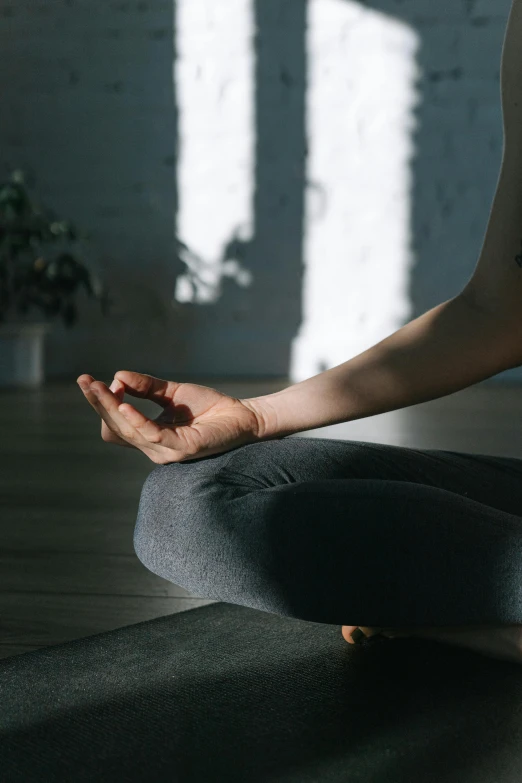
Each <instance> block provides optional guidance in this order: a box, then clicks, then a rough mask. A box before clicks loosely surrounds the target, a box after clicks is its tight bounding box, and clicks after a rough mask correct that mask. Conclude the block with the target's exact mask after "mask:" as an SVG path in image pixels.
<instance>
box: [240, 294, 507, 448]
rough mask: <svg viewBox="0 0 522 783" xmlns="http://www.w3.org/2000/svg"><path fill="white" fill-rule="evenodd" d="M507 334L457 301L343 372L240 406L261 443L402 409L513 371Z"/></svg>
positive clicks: (423, 318)
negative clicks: (251, 412) (253, 416)
mask: <svg viewBox="0 0 522 783" xmlns="http://www.w3.org/2000/svg"><path fill="white" fill-rule="evenodd" d="M507 330H508V326H507V325H506V324H503V323H501V322H500V320H498V319H494V318H493V317H492V316H490V315H486V314H484V313H482V312H480V311H479V310H477V309H476V308H475V307H473V306H472V305H471V304H470V303H469V302H468V300H467V299H465V298H464V297H462V296H457V297H454V298H453V299H449V300H448V301H446V302H443V303H442V304H440V305H438V306H437V307H434V308H433V309H432V310H429V311H428V312H427V313H424V314H423V315H422V316H420V317H419V318H416V319H415V320H414V321H411V322H410V323H408V324H406V326H404V327H402V328H401V329H399V330H398V331H397V332H394V333H393V334H392V335H390V336H389V337H387V338H386V339H384V340H382V341H381V342H380V343H377V344H376V345H374V346H372V347H371V348H369V349H368V350H367V351H364V353H361V354H359V355H358V356H356V357H354V358H353V359H350V360H349V361H347V362H345V363H344V364H341V365H338V366H337V367H333V368H332V369H331V370H326V371H325V372H322V373H320V374H319V375H315V376H314V377H312V378H309V379H307V380H306V381H302V382H301V383H298V384H294V385H293V386H289V387H288V388H286V389H284V390H283V391H280V392H276V393H275V394H268V395H265V396H262V397H256V398H252V399H250V400H246V401H245V402H247V403H250V404H252V405H253V406H254V407H255V408H256V410H257V411H259V412H260V419H261V422H262V427H261V431H260V433H259V435H260V437H261V439H263V438H267V439H268V438H273V437H283V436H285V435H291V434H294V433H297V432H302V431H306V430H311V429H317V428H320V427H327V426H329V425H332V424H339V423H341V422H346V421H354V420H356V419H362V418H365V417H368V416H375V415H377V414H380V413H386V412H388V411H393V410H398V409H399V408H406V407H409V406H411V405H416V404H418V403H422V402H427V401H428V400H434V399H437V398H438V397H444V396H446V395H448V394H452V393H453V392H456V391H459V390H461V389H464V388H466V387H468V386H471V385H473V384H474V383H478V382H479V381H482V380H485V379H486V378H489V377H492V376H493V375H496V374H497V373H499V372H502V371H503V370H506V369H509V368H511V367H516V366H518V365H519V364H521V363H522V346H521V351H520V352H519V351H517V349H516V348H515V344H514V341H513V339H510V337H509V335H508V334H507ZM519 354H520V355H519Z"/></svg>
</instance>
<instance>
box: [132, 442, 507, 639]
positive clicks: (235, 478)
mask: <svg viewBox="0 0 522 783" xmlns="http://www.w3.org/2000/svg"><path fill="white" fill-rule="evenodd" d="M134 546H135V551H136V554H137V556H138V558H139V559H140V561H141V562H142V563H143V564H144V565H145V566H146V567H147V568H148V569H149V570H150V571H152V572H153V573H155V574H158V575H159V576H161V577H163V578H164V579H167V580H169V581H170V582H173V583H174V584H176V585H179V586H181V587H184V588H185V589H186V590H188V591H189V593H190V594H191V595H193V596H197V597H199V598H208V599H214V600H218V601H225V602H228V603H231V604H240V605H243V606H248V607H253V608H255V609H260V610H262V611H265V612H271V613H274V614H278V615H285V616H287V617H293V618H299V619H301V620H308V621H311V622H316V623H331V624H336V625H367V626H388V627H393V626H399V625H403V626H420V625H468V624H470V625H471V624H488V623H492V624H493V623H497V624H500V623H522V459H517V458H512V457H493V456H487V455H482V454H467V453H461V452H455V451H440V450H434V449H414V448H406V447H401V446H388V445H383V444H378V443H366V442H359V441H343V440H332V439H327V438H311V437H302V436H299V437H295V436H290V437H285V438H280V439H278V440H271V441H264V442H261V443H254V444H250V445H247V446H242V447H240V448H237V449H234V450H233V451H228V452H224V453H222V454H217V455H214V456H211V457H206V458H203V459H199V460H191V461H189V462H180V463H170V464H168V465H161V466H157V467H155V469H154V470H153V471H152V473H151V474H150V475H149V476H148V478H147V480H146V481H145V484H144V486H143V490H142V494H141V499H140V505H139V510H138V518H137V522H136V528H135V531H134Z"/></svg>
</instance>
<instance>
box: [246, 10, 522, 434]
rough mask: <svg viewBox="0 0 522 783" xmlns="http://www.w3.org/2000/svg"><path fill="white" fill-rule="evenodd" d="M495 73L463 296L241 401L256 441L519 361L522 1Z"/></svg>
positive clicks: (464, 381) (417, 396)
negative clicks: (490, 139)
mask: <svg viewBox="0 0 522 783" xmlns="http://www.w3.org/2000/svg"><path fill="white" fill-rule="evenodd" d="M501 76H502V78H501V82H502V89H501V92H502V109H503V120H504V142H505V143H504V154H503V159H502V167H501V171H500V176H499V180H498V184H497V190H496V193H495V197H494V201H493V206H492V209H491V214H490V218H489V222H488V226H487V231H486V236H485V240H484V244H483V248H482V251H481V253H480V257H479V260H478V263H477V266H476V268H475V271H474V273H473V276H472V277H471V279H470V280H469V282H468V283H467V284H466V286H465V288H464V289H463V291H462V292H461V293H460V294H459V295H458V296H455V297H454V298H453V299H450V300H449V301H447V302H443V303H442V304H440V305H438V306H437V307H434V308H433V309H432V310H429V311H428V312H427V313H425V314H424V315H422V316H421V317H420V318H417V319H415V320H414V321H411V322H410V323H408V324H407V325H406V326H404V327H403V328H402V329H399V330H398V331H397V332H395V333H394V334H392V335H391V336H390V337H388V338H386V339H385V340H383V341H382V342H380V343H378V344H377V345H375V346H373V347H372V348H369V349H368V350H367V351H365V352H364V353H362V354H360V355H359V356H356V357H355V358H354V359H351V360H349V361H347V362H345V363H344V364H341V365H339V366H338V367H334V368H332V369H331V370H327V371H326V372H323V373H321V374H320V375H316V376H314V377H313V378H310V379H308V380H306V381H303V382H302V383H298V384H296V385H294V386H290V387H289V388H287V389H284V390H283V391H281V392H277V393H276V394H269V395H265V396H263V397H257V398H253V399H251V400H244V402H245V403H247V404H251V405H252V406H253V407H254V408H255V410H256V411H257V412H258V415H259V417H260V421H261V430H260V437H267V438H270V437H274V436H277V435H281V436H283V435H289V434H293V433H296V432H301V431H304V430H310V429H316V428H320V427H326V426H328V425H331V424H339V423H341V422H345V421H354V420H355V419H362V418H365V417H367V416H375V415H376V414H380V413H385V412H387V411H392V410H397V409H399V408H406V407H409V406H411V405H416V404H418V403H421V402H427V401H428V400H433V399H436V398H438V397H444V396H446V395H448V394H452V393H453V392H456V391H459V390H461V389H464V388H466V387H468V386H471V385H473V384H474V383H478V382H479V381H482V380H485V379H486V378H490V377H492V376H493V375H496V374H497V373H499V372H502V371H503V370H507V369H510V368H512V367H517V366H519V365H521V364H522V0H513V5H512V9H511V13H510V17H509V20H508V24H507V27H506V35H505V41H504V47H503V51H502V67H501ZM477 163H478V161H477Z"/></svg>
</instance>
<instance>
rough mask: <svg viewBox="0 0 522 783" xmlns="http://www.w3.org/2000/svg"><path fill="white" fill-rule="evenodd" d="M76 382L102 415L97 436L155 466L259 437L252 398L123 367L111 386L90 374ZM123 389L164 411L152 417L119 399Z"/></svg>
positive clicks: (259, 419) (259, 426) (260, 423)
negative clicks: (141, 455)
mask: <svg viewBox="0 0 522 783" xmlns="http://www.w3.org/2000/svg"><path fill="white" fill-rule="evenodd" d="M77 383H78V385H79V386H80V388H81V389H82V391H83V393H84V394H85V397H86V398H87V400H88V402H89V403H90V404H91V405H92V407H93V408H94V410H95V411H96V412H97V413H98V414H99V415H100V416H101V418H102V427H101V436H102V439H103V440H104V441H105V442H106V443H113V444H116V445H118V446H127V447H130V448H136V449H140V451H142V452H143V453H144V454H145V455H146V456H147V457H149V459H151V460H152V462H155V463H157V464H158V465H166V464H167V463H169V462H183V461H185V460H188V459H195V458H199V457H208V456H210V455H212V454H220V453H221V452H224V451H230V450H231V449H234V448H237V447H238V446H242V445H244V444H246V443H254V442H256V441H257V440H259V439H260V438H261V434H262V430H263V418H262V413H261V410H258V409H257V408H256V406H255V405H254V404H253V402H252V401H250V400H239V399H237V398H236V397H229V396H228V395H226V394H222V393H221V392H219V391H217V390H216V389H211V388H209V387H207V386H199V385H198V384H194V383H176V382H175V381H164V380H161V379H160V378H154V377H153V376H152V375H144V374H142V373H137V372H130V371H127V370H121V371H119V372H117V373H116V374H115V376H114V381H113V382H112V383H111V385H110V387H107V386H106V385H105V384H104V383H102V381H96V380H95V379H94V378H93V377H92V376H91V375H80V377H79V378H78V379H77ZM125 393H127V394H130V395H131V396H133V397H141V398H142V399H148V400H152V401H153V402H156V403H157V404H158V405H160V406H161V407H162V408H163V410H162V412H161V413H160V414H159V416H158V417H157V418H156V419H154V420H151V419H149V418H147V417H146V416H144V415H143V414H142V413H140V412H139V411H138V410H136V408H134V406H133V405H130V404H129V403H126V402H125V403H124V402H123V396H124V394H125Z"/></svg>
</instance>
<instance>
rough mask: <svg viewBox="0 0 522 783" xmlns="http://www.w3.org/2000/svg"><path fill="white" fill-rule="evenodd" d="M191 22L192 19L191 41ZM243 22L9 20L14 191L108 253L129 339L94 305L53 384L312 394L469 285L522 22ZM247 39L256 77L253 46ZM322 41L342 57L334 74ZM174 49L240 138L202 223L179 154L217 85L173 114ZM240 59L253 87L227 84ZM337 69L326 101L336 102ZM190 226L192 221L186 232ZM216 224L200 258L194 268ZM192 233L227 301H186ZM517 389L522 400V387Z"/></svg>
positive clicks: (130, 1) (59, 338)
mask: <svg viewBox="0 0 522 783" xmlns="http://www.w3.org/2000/svg"><path fill="white" fill-rule="evenodd" d="M181 2H183V3H190V25H187V24H186V25H184V27H183V36H184V38H183V40H182V41H181V40H180V39H179V38H177V33H176V29H175V20H176V19H179V18H180V17H179V13H180V12H181V10H183V9H182V7H181V5H180V3H181ZM240 2H241V0H220V2H219V3H215V2H214V1H213V0H178V6H177V7H176V5H175V2H174V0H103V1H102V0H45V2H44V0H40V2H38V0H16V2H15V0H4V2H3V3H2V4H1V6H0V95H1V96H2V100H1V104H0V106H1V109H0V111H1V121H0V172H1V175H2V178H5V177H6V176H7V174H8V173H9V171H10V170H11V169H12V168H15V167H22V168H24V169H25V170H26V171H27V172H28V173H29V174H30V175H32V176H33V177H34V180H35V190H36V192H37V193H38V195H39V196H41V198H42V200H43V201H45V202H46V203H48V204H49V205H51V206H52V207H54V208H55V209H56V210H57V211H58V212H60V213H61V214H62V215H63V216H65V217H70V218H72V219H74V220H76V221H77V222H78V224H79V225H81V226H83V227H84V228H85V229H86V230H89V231H90V232H91V233H92V234H93V245H92V248H91V250H90V254H91V257H92V259H93V262H94V263H95V264H96V266H97V268H99V270H100V272H101V273H102V274H103V275H104V276H105V277H106V279H107V280H108V282H109V284H110V285H111V287H112V290H113V296H114V298H115V299H116V305H115V310H114V314H113V315H112V316H111V318H110V319H107V320H103V319H102V318H101V316H99V314H98V311H97V309H96V308H95V307H94V306H92V305H91V304H90V303H89V302H88V301H87V300H85V301H83V302H82V319H81V322H80V324H79V325H78V326H77V327H76V328H75V329H74V331H72V332H68V331H66V330H65V329H64V328H63V327H61V326H57V327H56V329H55V332H54V334H53V335H52V337H51V338H50V340H49V344H48V351H47V365H48V374H49V375H51V376H57V375H61V374H70V375H71V376H73V377H74V376H75V375H76V374H78V373H79V372H91V373H93V374H95V375H96V374H99V375H101V377H111V376H112V374H113V373H114V371H115V370H117V369H121V368H130V369H141V370H144V371H149V372H154V373H156V374H169V375H170V376H171V377H173V378H178V379H180V380H183V379H189V378H196V377H197V376H198V375H209V374H217V375H226V374H232V375H241V374H252V375H285V374H286V373H287V372H291V374H292V376H293V378H294V380H299V379H301V378H302V377H306V376H308V375H311V374H315V372H318V371H320V370H321V369H322V368H323V367H326V366H333V364H337V363H340V362H341V361H345V360H346V359H349V358H350V356H352V355H354V354H355V353H357V352H358V351H360V350H363V349H364V348H365V347H367V345H368V344H371V342H372V341H375V340H376V339H379V338H381V337H383V336H385V335H386V333H389V332H390V331H393V330H394V329H395V328H398V327H399V326H400V325H401V324H402V323H404V322H405V321H406V320H408V319H409V318H413V317H416V316H417V315H420V314H421V313H422V312H425V311H426V310H427V309H429V308H430V307H432V306H434V305H436V304H438V303H439V302H441V301H443V299H446V298H449V297H450V296H452V295H454V294H455V293H457V292H458V290H460V288H461V287H462V285H463V284H464V283H465V281H466V280H467V279H468V278H469V275H470V274H471V272H472V270H473V268H474V265H475V263H476V259H477V257H478V253H479V251H480V248H481V243H482V239H483V233H484V230H485V227H486V223H487V218H488V215H489V210H490V206H491V201H492V197H493V193H494V188H495V185H496V180H497V176H498V170H499V165H500V160H501V152H502V125H501V108H500V95H499V70H500V54H501V46H502V40H503V35H504V30H505V24H506V21H507V16H508V13H509V9H510V5H511V3H510V0H439V2H438V3H435V2H433V0H367V1H366V2H364V3H356V2H353V1H352V0H309V3H308V8H307V5H306V4H305V2H304V0H303V1H302V2H301V0H299V1H298V0H293V1H292V2H289V0H257V3H255V2H254V0H244V1H243V7H239V6H238V3H240ZM186 7H188V6H183V8H186ZM234 7H236V8H237V9H238V13H237V20H235V18H234V13H232V10H233V8H234ZM216 14H218V15H220V16H219V18H217V17H216ZM249 15H250V17H249ZM224 17H226V24H225V25H224V24H223V18H224ZM248 18H250V20H251V24H252V30H255V31H256V36H255V41H256V42H257V44H258V52H257V57H256V58H253V55H252V53H251V51H249V48H248V47H245V46H244V45H243V43H244V42H243V39H241V36H244V35H246V34H249V35H250V33H248V30H249V27H248V25H246V24H245V19H248ZM307 23H308V29H307ZM312 24H313V25H314V28H313V30H312V29H310V25H312ZM218 35H219V36H220V38H219V40H220V41H222V43H223V45H222V47H221V48H220V47H219V46H218V47H216V46H215V43H216V40H217V39H216V36H218ZM364 36H366V38H364V40H365V41H367V44H365V45H366V46H367V51H368V60H367V62H366V63H365V62H364V57H363V55H364V53H365V50H364V47H363V49H362V50H361V52H360V57H356V56H355V52H356V48H357V45H360V44H361V39H362V38H363V37H364ZM311 41H316V42H319V43H318V45H319V46H320V47H324V51H323V52H322V55H321V52H318V53H317V52H316V54H318V55H319V56H318V57H317V58H316V59H315V60H313V56H314V55H313V52H312V51H311V49H310V42H311ZM206 42H208V45H207V44H206ZM176 43H177V44H178V45H179V46H180V48H182V49H183V51H186V52H189V53H190V57H191V58H192V61H191V62H192V65H194V56H195V55H194V53H195V52H197V51H201V57H202V66H203V62H204V63H205V68H206V69H207V73H210V74H212V73H214V72H216V71H219V73H222V74H224V75H223V77H222V78H221V77H220V79H221V83H219V82H218V83H217V84H215V90H216V92H215V94H216V95H217V96H218V98H219V96H220V95H222V96H223V100H224V101H225V103H224V104H222V107H221V108H222V112H223V111H224V112H225V113H224V114H223V113H222V116H221V119H222V121H223V122H222V125H221V126H220V127H219V128H217V127H216V124H215V122H214V121H213V119H212V112H211V113H210V116H209V118H208V120H207V121H206V122H204V123H203V124H201V125H200V127H199V128H198V129H197V133H198V136H197V139H198V145H199V146H198V150H199V149H200V150H201V152H200V153H199V162H198V164H197V165H198V172H199V173H198V175H197V176H198V180H197V182H198V183H199V184H198V188H199V189H200V190H201V201H200V203H198V199H197V192H198V191H197V189H196V190H195V191H194V187H195V183H196V179H195V176H196V174H195V168H194V167H195V165H196V164H195V163H191V164H190V165H189V166H185V168H184V169H183V178H181V179H180V185H178V184H177V179H178V177H177V176H176V174H180V172H181V171H182V168H181V166H182V162H183V161H185V162H186V161H187V160H189V158H188V157H186V156H185V158H184V157H183V156H184V152H186V151H187V150H188V146H186V147H185V148H184V147H183V138H178V133H180V134H181V133H184V134H185V139H186V144H187V145H188V144H189V141H190V142H193V141H194V139H195V138H196V136H195V135H193V134H195V132H196V130H195V127H194V128H193V129H192V130H191V127H187V126H186V124H184V123H183V122H178V117H177V112H178V110H179V109H180V103H182V102H181V100H180V99H181V95H182V93H183V90H184V91H185V94H190V95H195V94H196V92H195V90H196V81H193V82H192V91H191V81H190V79H193V80H197V79H201V78H205V68H202V69H198V68H193V69H192V72H191V75H190V74H189V75H188V76H187V77H186V78H187V81H186V82H184V83H183V90H181V85H178V86H179V87H180V90H179V95H178V96H177V97H176V98H175V89H174V87H175V85H174V74H175V69H174V68H173V59H174V55H175V51H174V50H175V44H176ZM251 43H254V41H252V40H251ZM381 43H382V47H381V48H379V47H380V46H381ZM181 44H183V46H181ZM198 47H199V48H198ZM307 48H308V59H307V58H306V56H305V55H306V53H307V51H306V50H307ZM334 53H335V56H334ZM326 54H328V55H329V56H328V57H326V56H323V55H326ZM370 55H371V56H370ZM187 56H188V55H187ZM384 56H386V57H388V59H387V60H385V61H383V60H382V59H380V58H382V57H384ZM220 57H221V58H223V59H224V61H225V62H228V63H230V62H232V63H233V66H232V67H221V65H222V63H221V64H220V62H219V59H217V58H220ZM378 57H379V59H378ZM227 58H228V60H227ZM247 60H248V62H247ZM383 62H384V63H385V65H386V64H387V65H386V67H384V68H383ZM314 63H315V65H314ZM318 63H323V64H326V65H325V70H324V82H319V83H318V84H319V86H317V83H314V84H315V87H314V89H315V91H316V92H315V93H314V90H313V89H312V88H311V83H312V82H311V74H312V73H314V74H315V75H316V76H317V74H319V73H323V71H321V69H320V68H319V66H318ZM378 63H380V67H381V69H382V74H381V76H379V77H378V79H377V81H375V79H374V80H373V81H372V79H373V76H372V74H373V73H374V70H375V68H376V67H377V64H378ZM178 64H179V65H182V63H178ZM218 66H219V67H218ZM316 66H317V67H316ZM321 67H323V66H321ZM248 68H251V71H252V73H253V74H255V77H256V80H257V88H256V86H255V85H254V84H252V88H251V89H250V90H249V88H248V85H247V84H246V82H245V87H244V101H245V105H244V107H243V108H241V106H240V104H238V103H237V102H236V103H234V102H231V103H230V105H229V108H226V107H227V104H226V100H227V99H226V95H227V90H228V91H232V92H233V91H234V90H236V92H237V88H238V84H239V83H238V84H235V82H234V73H238V74H241V78H242V79H244V78H245V77H244V74H245V72H246V71H247V70H248ZM314 68H315V70H313V69H314ZM328 68H329V69H330V71H329V72H328ZM209 69H210V70H209ZM181 70H182V69H181ZM415 74H417V76H418V78H417V81H415ZM370 77H371V78H370ZM238 78H239V77H238ZM379 80H380V81H379ZM307 81H308V89H307ZM366 84H369V85H372V84H373V85H374V87H373V88H372V89H369V88H368V89H366V88H365V85H366ZM200 86H201V85H200V84H199V85H198V87H200ZM329 87H331V89H330V92H329ZM241 89H243V87H242V88H241ZM379 93H380V94H379ZM198 94H199V93H198ZM229 94H230V92H229ZM241 94H243V93H241ZM314 94H316V95H317V96H318V97H317V99H313V95H314ZM201 95H202V100H204V95H205V91H202V92H201ZM395 97H396V100H395ZM313 100H315V104H314V103H313ZM219 105H220V104H219V100H218V101H217V102H216V106H218V107H219ZM223 106H225V109H223ZM319 108H320V110H321V117H322V124H321V123H319V122H317V123H315V124H314V122H312V119H313V118H314V117H316V118H317V116H318V114H317V111H318V109H319ZM207 109H208V105H206V104H205V106H202V112H203V111H204V110H205V111H206V110H207ZM217 110H218V109H217V108H215V109H213V111H217ZM227 111H229V114H228V115H227V114H226V112H227ZM241 112H243V113H242V114H241ZM245 117H247V118H249V119H248V123H250V125H251V126H252V143H251V147H249V145H248V144H246V140H245V134H244V130H243V129H244V128H245V127H247V126H246V125H245V122H246V120H245ZM319 128H320V129H321V130H317V129H319ZM180 129H182V130H180ZM314 129H315V130H314ZM336 129H337V130H338V131H339V133H338V135H337V136H335V130H336ZM341 132H342V134H344V135H339V134H341ZM314 133H315V138H314V137H313V134H314ZM222 134H228V137H227V138H228V141H227V145H225V146H223V145H221V146H220V143H218V142H219V141H220V139H222ZM234 134H236V136H234ZM328 134H330V135H328ZM234 139H236V140H237V141H236V142H235V143H234ZM344 139H345V140H346V143H345V144H343V140H344ZM321 140H323V141H322V143H323V144H325V143H328V145H329V146H328V149H326V148H324V146H323V147H322V146H321ZM240 148H241V149H244V153H241V154H239V153H238V150H240ZM249 149H251V153H250V152H248V150H249ZM331 149H336V150H337V152H336V153H335V155H334V154H330V153H329V151H330V150H331ZM218 150H219V152H218ZM223 150H224V151H223ZM226 150H229V152H227V151H226ZM236 153H238V154H236ZM218 155H219V156H220V157H219V164H220V166H221V169H220V168H219V167H218V166H217V165H216V164H217V162H218V158H217V156H218ZM228 155H230V159H228V157H227V156H228ZM223 156H224V157H223ZM245 156H246V157H245ZM249 156H250V157H249ZM220 170H221V171H222V172H223V173H222V174H219V171H220ZM191 171H193V172H194V176H193V178H191ZM205 176H207V180H205ZM205 181H207V182H208V186H205ZM189 187H192V195H191V197H190V201H189V199H188V188H189ZM220 187H221V190H220ZM234 188H236V191H235V192H236V195H235V196H234V195H233V193H234ZM194 192H195V193H196V197H195V196H194ZM210 193H211V194H212V195H211V197H210V196H209V194H210ZM238 194H239V195H238ZM206 195H207V198H206ZM234 198H235V199H236V202H235V201H234ZM184 199H185V200H184ZM238 199H239V200H238ZM247 200H248V204H247V203H246V201H247ZM189 204H190V209H191V210H192V212H191V216H190V218H188V219H187V220H184V221H183V222H180V224H178V225H176V216H177V215H181V214H183V209H185V210H188V208H189ZM226 204H228V205H229V206H227V207H226V210H228V211H226V212H225V205H226ZM234 204H236V206H234ZM234 210H236V211H237V215H236V214H235V213H234ZM249 215H251V226H250V228H249V230H245V221H246V222H247V223H248V221H249V220H250V218H248V216H249ZM221 216H222V217H221ZM211 219H212V221H213V223H212V224H213V225H214V227H215V228H214V229H213V233H212V235H211V234H210V233H209V232H208V231H207V232H206V226H209V225H210V220H211ZM198 220H200V222H201V237H202V242H201V243H197V244H198V247H193V246H194V245H195V244H196V241H195V238H197V237H198V234H197V231H198ZM187 221H188V222H187ZM187 225H191V226H192V228H191V229H190V232H188V229H186V226H187ZM216 227H217V229H219V230H217V229H216ZM241 227H242V230H240V229H241ZM234 228H237V229H238V234H237V237H236V240H237V241H235V242H234ZM175 230H176V231H177V232H178V236H179V239H181V240H182V241H185V242H187V243H188V244H189V245H190V246H192V249H193V250H195V251H196V252H197V253H198V254H199V255H200V258H199V261H198V260H196V261H195V262H194V269H196V268H201V267H198V263H199V264H203V268H205V267H206V268H207V271H208V272H209V274H210V278H211V280H212V281H213V282H212V285H213V286H214V289H213V290H214V296H213V299H212V301H208V302H206V303H201V304H198V303H197V302H190V301H183V302H181V301H177V302H176V300H175V298H174V291H175V290H176V280H178V281H179V280H180V279H181V278H182V276H183V275H184V274H186V273H187V265H186V263H185V261H186V257H182V258H177V257H176V245H175V240H174V231H175ZM183 231H185V232H188V233H189V234H190V236H188V235H187V236H184V235H183ZM220 232H221V233H220ZM211 236H212V237H213V239H212V241H211V240H210V237H211ZM227 240H228V241H229V243H230V246H229V248H228V252H225V248H224V247H223V244H224V242H226V241H227ZM325 247H327V252H326V250H325ZM184 259H185V260H184ZM227 259H228V261H229V263H228V265H227ZM325 279H327V280H328V281H329V282H330V284H329V285H323V283H324V280H325ZM247 280H251V283H250V284H247V283H246V281H247ZM314 280H315V281H316V282H315V283H314V282H313V281H314ZM241 281H243V282H241ZM321 281H323V283H321ZM321 285H323V288H321ZM319 291H321V292H322V293H321V295H319V293H318V292H319ZM334 291H335V295H334V294H333V292H334ZM314 292H315V293H314ZM328 297H329V298H328ZM180 298H183V297H180ZM504 376H509V377H516V378H521V379H522V374H520V373H519V372H518V370H517V371H512V372H511V373H506V374H504ZM499 377H500V376H499Z"/></svg>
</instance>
